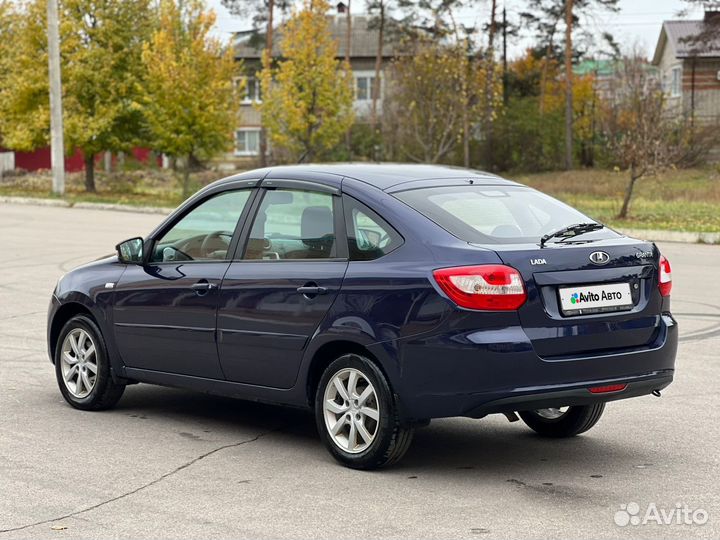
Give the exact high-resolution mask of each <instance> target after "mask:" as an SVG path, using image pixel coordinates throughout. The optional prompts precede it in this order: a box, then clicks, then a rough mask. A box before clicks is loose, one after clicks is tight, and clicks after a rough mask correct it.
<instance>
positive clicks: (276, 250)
mask: <svg viewBox="0 0 720 540" xmlns="http://www.w3.org/2000/svg"><path fill="white" fill-rule="evenodd" d="M336 244H337V242H336V238H335V218H334V209H333V196H332V195H330V194H329V193H318V192H313V191H301V190H296V189H272V190H268V191H266V192H265V196H264V197H263V200H262V203H261V204H260V208H259V209H258V212H257V215H256V216H255V219H254V221H253V225H252V229H251V230H250V237H249V238H248V244H247V248H246V249H245V256H244V257H243V258H244V259H251V260H285V259H331V258H334V257H336V256H337V246H336Z"/></svg>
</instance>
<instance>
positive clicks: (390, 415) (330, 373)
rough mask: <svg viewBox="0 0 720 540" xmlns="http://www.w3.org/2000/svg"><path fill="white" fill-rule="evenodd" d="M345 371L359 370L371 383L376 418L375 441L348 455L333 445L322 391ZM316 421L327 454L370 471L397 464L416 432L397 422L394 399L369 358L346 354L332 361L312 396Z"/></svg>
mask: <svg viewBox="0 0 720 540" xmlns="http://www.w3.org/2000/svg"><path fill="white" fill-rule="evenodd" d="M348 368H352V369H355V370H357V371H359V372H360V373H361V374H362V376H363V377H365V378H366V379H367V381H369V382H370V384H372V386H373V388H374V389H375V395H376V396H377V406H378V409H379V419H378V421H377V424H376V426H375V425H374V424H373V426H374V427H375V431H374V439H373V440H372V442H371V443H370V444H369V445H368V446H367V448H365V449H364V450H362V451H360V452H358V453H351V452H348V451H346V450H344V449H342V448H340V446H339V445H338V443H336V442H335V439H334V437H333V436H332V435H331V433H330V429H329V427H328V426H327V423H326V420H325V410H324V406H323V405H324V401H325V391H326V389H327V387H328V385H329V384H332V380H333V378H334V377H335V375H337V374H338V373H340V372H342V371H343V370H346V369H348ZM315 421H316V424H317V429H318V432H319V433H320V437H321V439H322V440H323V443H324V444H325V447H326V448H327V449H328V451H329V452H330V454H332V456H333V457H334V458H335V459H336V460H338V461H339V462H340V463H342V464H343V465H345V466H346V467H350V468H352V469H363V470H372V469H378V468H380V467H386V466H388V465H392V464H393V463H396V462H397V461H399V460H400V458H402V457H403V456H404V455H405V452H407V450H408V448H409V447H410V443H411V442H412V438H413V434H414V432H415V430H414V427H413V426H412V425H406V424H403V423H402V422H401V421H400V418H399V414H398V408H397V404H396V402H395V397H394V395H393V393H392V390H391V389H390V385H389V384H388V382H387V379H386V378H385V375H384V374H383V372H382V371H380V369H379V368H378V367H377V366H376V365H375V364H374V363H373V362H372V361H370V360H369V359H367V358H365V357H363V356H360V355H357V354H346V355H343V356H341V357H340V358H338V359H336V360H334V361H333V362H332V363H331V364H330V365H329V366H328V367H327V368H326V369H325V371H324V372H323V375H322V377H321V378H320V382H319V383H318V387H317V390H316V393H315Z"/></svg>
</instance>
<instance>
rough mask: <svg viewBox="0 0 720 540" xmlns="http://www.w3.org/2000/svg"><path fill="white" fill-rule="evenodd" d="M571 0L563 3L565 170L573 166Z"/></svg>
mask: <svg viewBox="0 0 720 540" xmlns="http://www.w3.org/2000/svg"><path fill="white" fill-rule="evenodd" d="M572 28H573V0H566V2H565V169H567V170H568V171H569V170H570V169H572V166H573V72H572V56H573V48H572Z"/></svg>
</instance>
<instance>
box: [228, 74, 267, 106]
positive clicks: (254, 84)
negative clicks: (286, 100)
mask: <svg viewBox="0 0 720 540" xmlns="http://www.w3.org/2000/svg"><path fill="white" fill-rule="evenodd" d="M241 81H244V82H245V89H244V90H243V95H242V101H241V103H243V104H245V105H249V104H250V103H259V102H260V101H262V91H261V89H260V79H258V78H257V77H237V78H235V79H234V81H233V82H234V83H235V87H236V88H237V87H238V86H240V82H241Z"/></svg>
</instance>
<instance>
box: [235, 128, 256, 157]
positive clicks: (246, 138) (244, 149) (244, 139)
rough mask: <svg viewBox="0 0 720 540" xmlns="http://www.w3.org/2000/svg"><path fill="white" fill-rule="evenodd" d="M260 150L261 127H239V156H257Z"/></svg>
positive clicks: (237, 137)
mask: <svg viewBox="0 0 720 540" xmlns="http://www.w3.org/2000/svg"><path fill="white" fill-rule="evenodd" d="M259 152H260V130H259V129H238V130H237V131H236V132H235V154H237V155H239V156H256V155H258V153H259Z"/></svg>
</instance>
